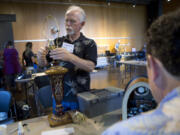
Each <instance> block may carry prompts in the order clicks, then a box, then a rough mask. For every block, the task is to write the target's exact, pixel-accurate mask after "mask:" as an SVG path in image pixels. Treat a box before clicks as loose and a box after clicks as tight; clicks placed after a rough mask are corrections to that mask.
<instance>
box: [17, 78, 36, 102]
mask: <svg viewBox="0 0 180 135" xmlns="http://www.w3.org/2000/svg"><path fill="white" fill-rule="evenodd" d="M15 82H16V83H24V86H25V95H26V103H28V89H29V88H31V87H33V93H34V87H35V86H34V77H31V78H26V79H15ZM29 83H32V84H31V85H30V87H28V84H29Z"/></svg>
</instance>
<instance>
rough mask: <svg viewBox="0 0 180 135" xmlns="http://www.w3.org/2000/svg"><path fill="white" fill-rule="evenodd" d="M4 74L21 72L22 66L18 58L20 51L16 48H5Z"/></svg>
mask: <svg viewBox="0 0 180 135" xmlns="http://www.w3.org/2000/svg"><path fill="white" fill-rule="evenodd" d="M3 56H4V74H5V75H10V74H16V73H19V72H21V66H20V64H19V60H18V52H17V50H16V49H14V48H11V49H9V48H6V49H5V50H4V54H3Z"/></svg>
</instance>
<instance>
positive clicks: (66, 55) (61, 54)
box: [50, 48, 73, 62]
mask: <svg viewBox="0 0 180 135" xmlns="http://www.w3.org/2000/svg"><path fill="white" fill-rule="evenodd" d="M50 57H51V58H52V59H53V60H63V61H69V62H70V61H71V59H72V57H73V54H71V53H70V52H68V51H67V50H66V49H65V48H56V49H53V50H52V51H51V52H50Z"/></svg>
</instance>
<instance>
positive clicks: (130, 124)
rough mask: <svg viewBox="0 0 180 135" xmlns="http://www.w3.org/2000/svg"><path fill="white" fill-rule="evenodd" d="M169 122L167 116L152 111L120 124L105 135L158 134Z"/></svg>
mask: <svg viewBox="0 0 180 135" xmlns="http://www.w3.org/2000/svg"><path fill="white" fill-rule="evenodd" d="M167 122H168V118H167V117H166V116H165V115H163V114H162V113H160V112H158V111H151V112H149V113H144V114H142V115H139V116H136V117H133V118H129V119H128V120H124V121H122V122H119V123H117V124H115V125H113V126H112V127H110V128H109V129H108V130H107V131H105V132H104V134H103V135H115V134H116V133H117V134H119V135H127V134H133V135H136V134H137V133H138V135H141V134H146V133H147V134H148V133H150V132H158V131H159V130H160V129H161V128H162V127H163V125H164V123H167Z"/></svg>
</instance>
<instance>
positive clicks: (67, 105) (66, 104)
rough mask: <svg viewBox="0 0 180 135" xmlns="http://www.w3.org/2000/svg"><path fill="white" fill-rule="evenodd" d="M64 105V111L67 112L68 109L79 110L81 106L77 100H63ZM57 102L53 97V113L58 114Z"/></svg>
mask: <svg viewBox="0 0 180 135" xmlns="http://www.w3.org/2000/svg"><path fill="white" fill-rule="evenodd" d="M62 106H63V112H66V111H68V110H77V109H78V108H79V106H78V103H77V102H65V101H62ZM55 108H56V102H55V98H54V97H53V114H56V110H55Z"/></svg>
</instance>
